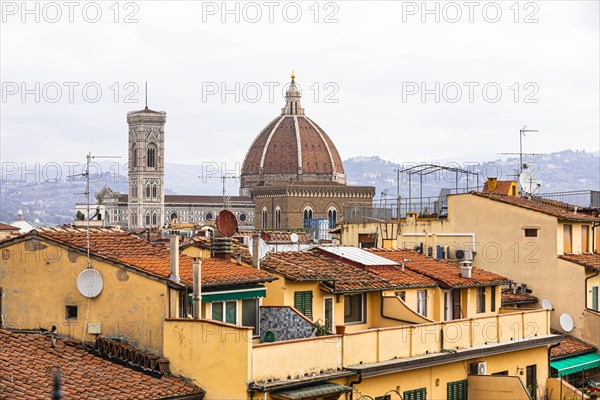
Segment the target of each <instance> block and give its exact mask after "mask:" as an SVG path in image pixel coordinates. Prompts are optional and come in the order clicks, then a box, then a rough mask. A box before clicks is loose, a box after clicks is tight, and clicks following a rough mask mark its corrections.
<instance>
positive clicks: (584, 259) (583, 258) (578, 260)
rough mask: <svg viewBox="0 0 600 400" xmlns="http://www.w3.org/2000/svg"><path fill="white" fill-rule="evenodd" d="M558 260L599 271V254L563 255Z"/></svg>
mask: <svg viewBox="0 0 600 400" xmlns="http://www.w3.org/2000/svg"><path fill="white" fill-rule="evenodd" d="M558 258H562V259H563V260H566V261H570V262H572V263H575V264H579V265H582V266H584V267H585V268H587V269H591V270H593V271H600V254H598V253H593V254H565V255H560V256H558Z"/></svg>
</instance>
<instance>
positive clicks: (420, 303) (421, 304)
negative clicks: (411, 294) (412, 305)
mask: <svg viewBox="0 0 600 400" xmlns="http://www.w3.org/2000/svg"><path fill="white" fill-rule="evenodd" d="M417 312H418V313H419V314H421V315H423V316H425V317H426V316H427V290H418V291H417Z"/></svg>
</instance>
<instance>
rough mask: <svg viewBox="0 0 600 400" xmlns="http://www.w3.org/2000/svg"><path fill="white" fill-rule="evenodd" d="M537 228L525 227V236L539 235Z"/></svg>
mask: <svg viewBox="0 0 600 400" xmlns="http://www.w3.org/2000/svg"><path fill="white" fill-rule="evenodd" d="M537 235H538V230H537V228H525V237H537Z"/></svg>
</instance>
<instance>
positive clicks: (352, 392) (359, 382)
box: [348, 372, 363, 400]
mask: <svg viewBox="0 0 600 400" xmlns="http://www.w3.org/2000/svg"><path fill="white" fill-rule="evenodd" d="M356 374H357V375H358V380H357V381H351V382H348V386H350V387H351V388H352V391H351V392H350V400H352V396H353V395H354V385H360V384H361V383H362V380H363V378H362V375H361V373H360V372H357V373H356Z"/></svg>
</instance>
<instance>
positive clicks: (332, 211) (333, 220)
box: [327, 207, 337, 228]
mask: <svg viewBox="0 0 600 400" xmlns="http://www.w3.org/2000/svg"><path fill="white" fill-rule="evenodd" d="M327 218H328V219H329V227H330V228H333V227H335V226H336V225H337V209H336V208H335V207H329V211H327Z"/></svg>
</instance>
